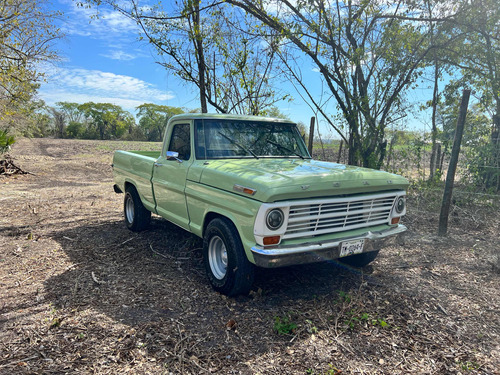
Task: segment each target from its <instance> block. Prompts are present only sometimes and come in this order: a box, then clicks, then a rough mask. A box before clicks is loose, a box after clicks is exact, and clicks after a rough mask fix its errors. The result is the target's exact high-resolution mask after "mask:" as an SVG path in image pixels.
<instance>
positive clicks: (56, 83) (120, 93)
mask: <svg viewBox="0 0 500 375" xmlns="http://www.w3.org/2000/svg"><path fill="white" fill-rule="evenodd" d="M50 81H51V82H52V83H50V84H46V85H44V86H42V88H41V89H40V93H39V96H40V98H41V99H43V100H45V101H46V102H47V103H48V104H49V105H53V104H54V103H56V102H59V101H72V102H77V103H84V102H89V101H94V102H101V103H102V102H105V103H113V104H117V105H120V106H122V107H123V108H124V109H127V110H129V111H133V109H134V108H135V107H137V106H138V105H140V104H143V103H161V102H165V101H167V100H170V99H172V98H174V94H173V93H172V92H170V91H167V90H160V89H158V88H157V87H156V86H155V85H153V84H151V83H149V82H146V81H143V80H140V79H138V78H135V77H131V76H125V75H120V74H115V73H110V72H103V71H100V70H87V69H80V68H73V69H65V68H63V69H60V70H58V71H57V72H55V73H53V75H52V77H50Z"/></svg>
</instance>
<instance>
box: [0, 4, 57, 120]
mask: <svg viewBox="0 0 500 375" xmlns="http://www.w3.org/2000/svg"><path fill="white" fill-rule="evenodd" d="M55 16H56V13H54V12H49V11H47V10H46V8H45V4H44V3H43V0H0V25H1V28H0V120H1V119H2V118H5V117H6V116H8V115H10V114H13V113H16V112H18V111H19V110H20V109H23V106H24V105H25V104H26V103H27V102H28V101H29V100H30V99H31V98H32V95H33V93H34V92H35V90H36V89H37V88H38V83H39V81H40V79H41V78H42V77H43V73H42V72H41V71H40V64H41V63H43V62H46V61H50V60H54V59H55V58H56V55H55V53H54V51H53V50H52V42H53V41H54V40H55V39H56V38H58V37H60V33H59V30H58V29H57V28H56V27H55V26H54V23H53V19H54V17H55Z"/></svg>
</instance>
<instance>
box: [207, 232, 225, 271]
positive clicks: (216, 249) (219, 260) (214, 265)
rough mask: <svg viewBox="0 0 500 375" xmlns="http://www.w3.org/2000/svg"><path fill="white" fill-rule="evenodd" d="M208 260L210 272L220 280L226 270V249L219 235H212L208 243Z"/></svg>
mask: <svg viewBox="0 0 500 375" xmlns="http://www.w3.org/2000/svg"><path fill="white" fill-rule="evenodd" d="M208 262H209V264H210V269H211V270H212V274H213V275H214V276H215V277H216V278H217V279H218V280H222V279H223V278H224V276H226V272H227V251H226V245H224V241H222V238H220V237H219V236H213V237H212V239H211V240H210V243H209V244H208Z"/></svg>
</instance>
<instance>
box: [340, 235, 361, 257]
mask: <svg viewBox="0 0 500 375" xmlns="http://www.w3.org/2000/svg"><path fill="white" fill-rule="evenodd" d="M364 245H365V240H364V239H362V240H353V241H345V242H342V243H341V244H340V257H341V258H342V257H347V256H349V255H354V254H359V253H362V252H363V247H364Z"/></svg>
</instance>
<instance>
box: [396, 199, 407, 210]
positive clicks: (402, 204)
mask: <svg viewBox="0 0 500 375" xmlns="http://www.w3.org/2000/svg"><path fill="white" fill-rule="evenodd" d="M405 205H406V202H405V199H404V197H399V198H398V201H397V202H396V212H397V213H398V214H400V213H402V212H403V211H404V209H405Z"/></svg>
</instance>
